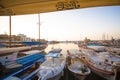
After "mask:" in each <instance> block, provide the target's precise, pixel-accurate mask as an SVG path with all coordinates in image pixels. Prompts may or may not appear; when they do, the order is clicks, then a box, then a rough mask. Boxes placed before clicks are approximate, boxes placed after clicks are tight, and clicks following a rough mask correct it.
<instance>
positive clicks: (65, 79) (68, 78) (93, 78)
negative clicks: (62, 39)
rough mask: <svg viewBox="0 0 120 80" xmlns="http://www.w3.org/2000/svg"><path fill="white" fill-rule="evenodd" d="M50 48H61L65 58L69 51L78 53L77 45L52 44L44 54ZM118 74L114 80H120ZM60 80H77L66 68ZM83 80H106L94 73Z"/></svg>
mask: <svg viewBox="0 0 120 80" xmlns="http://www.w3.org/2000/svg"><path fill="white" fill-rule="evenodd" d="M52 48H61V49H62V52H61V53H62V54H63V55H64V56H66V53H67V52H66V51H67V50H70V51H71V52H77V51H79V47H78V45H76V44H74V43H60V44H54V45H48V47H47V48H46V49H45V52H48V51H50V50H51V49H52ZM119 74H120V72H118V75H117V78H116V80H120V75H119ZM60 80H78V79H77V78H75V77H74V76H73V75H72V74H71V73H70V72H69V71H68V70H67V69H66V68H65V69H64V76H62V77H61V79H60ZM85 80H106V79H104V78H102V77H100V76H98V75H96V74H95V73H93V72H91V74H90V75H88V76H87V77H86V78H85Z"/></svg>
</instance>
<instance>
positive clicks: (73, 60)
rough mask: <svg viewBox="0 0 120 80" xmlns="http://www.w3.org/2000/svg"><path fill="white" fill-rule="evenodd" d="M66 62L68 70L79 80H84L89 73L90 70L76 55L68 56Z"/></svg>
mask: <svg viewBox="0 0 120 80" xmlns="http://www.w3.org/2000/svg"><path fill="white" fill-rule="evenodd" d="M66 62H68V63H67V68H68V70H69V71H70V72H71V73H72V74H73V75H74V76H75V77H76V78H77V79H79V80H84V79H85V78H86V77H87V76H88V75H89V74H90V73H91V70H90V69H89V68H88V67H87V66H86V65H84V64H83V63H82V62H81V60H80V58H79V55H78V54H72V55H68V56H67V60H66Z"/></svg>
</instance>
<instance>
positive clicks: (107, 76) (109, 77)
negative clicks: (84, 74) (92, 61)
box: [89, 65, 116, 80]
mask: <svg viewBox="0 0 120 80" xmlns="http://www.w3.org/2000/svg"><path fill="white" fill-rule="evenodd" d="M89 67H90V69H91V70H92V72H94V73H95V74H97V75H99V76H101V77H103V78H105V79H107V80H115V79H116V72H115V73H113V74H109V72H108V73H105V71H102V70H99V69H97V68H94V67H91V66H90V65H89Z"/></svg>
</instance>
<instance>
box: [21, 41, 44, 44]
mask: <svg viewBox="0 0 120 80" xmlns="http://www.w3.org/2000/svg"><path fill="white" fill-rule="evenodd" d="M23 44H25V45H39V44H42V43H41V42H38V41H33V42H31V41H25V42H23Z"/></svg>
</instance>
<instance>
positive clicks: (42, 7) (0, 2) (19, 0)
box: [0, 0, 120, 16]
mask: <svg viewBox="0 0 120 80" xmlns="http://www.w3.org/2000/svg"><path fill="white" fill-rule="evenodd" d="M112 5H120V0H0V16H10V15H24V14H35V13H43V12H52V11H61V10H69V9H79V8H86V7H95V6H112Z"/></svg>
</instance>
